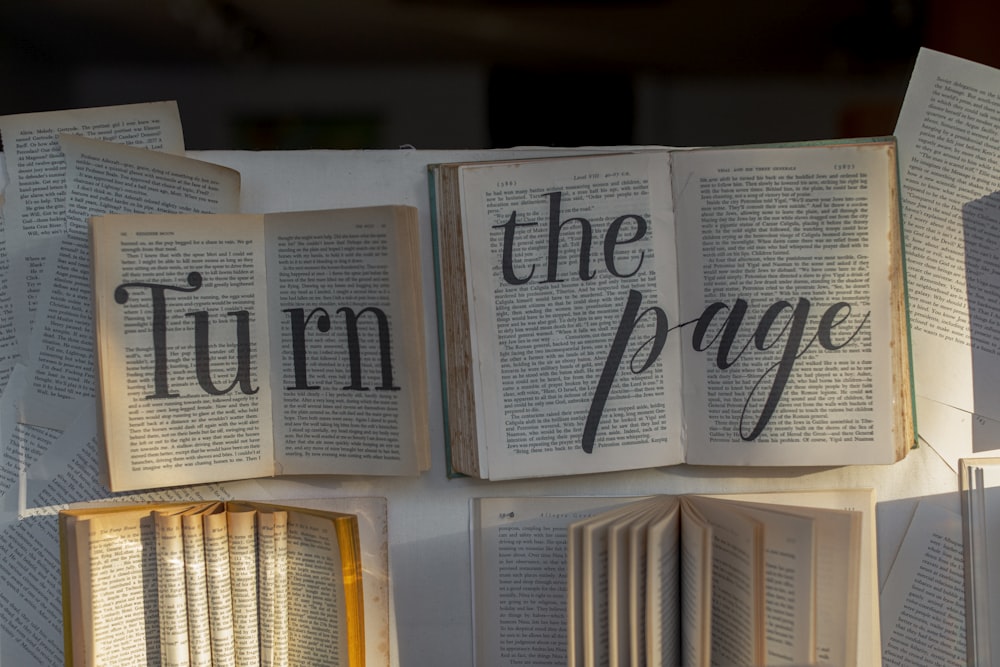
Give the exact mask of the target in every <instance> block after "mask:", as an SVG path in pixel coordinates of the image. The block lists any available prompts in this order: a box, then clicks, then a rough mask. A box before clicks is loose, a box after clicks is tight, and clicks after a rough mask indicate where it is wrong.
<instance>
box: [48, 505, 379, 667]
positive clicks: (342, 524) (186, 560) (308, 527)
mask: <svg viewBox="0 0 1000 667" xmlns="http://www.w3.org/2000/svg"><path fill="white" fill-rule="evenodd" d="M339 500H343V501H344V502H340V503H339V504H338V501H339ZM349 500H355V501H358V503H357V507H358V508H359V511H360V514H358V515H356V514H351V513H341V512H337V511H333V510H329V509H322V507H323V506H324V505H323V503H319V502H316V501H312V502H311V503H310V504H309V505H310V506H307V507H299V506H291V505H273V504H268V503H256V502H243V501H238V502H228V503H223V502H200V503H162V504H161V503H151V504H143V505H97V506H93V507H86V508H77V509H69V510H63V511H62V512H60V516H59V530H60V542H61V551H62V562H63V568H62V569H63V591H64V594H63V609H64V631H65V635H66V655H67V664H72V665H77V666H81V665H136V664H143V665H145V664H161V660H162V664H164V665H180V664H185V665H187V664H190V665H192V666H193V667H197V666H198V665H212V664H216V665H220V664H239V665H243V664H247V665H249V664H253V665H258V664H259V665H279V664H280V665H285V664H287V665H297V664H298V665H306V664H310V665H311V664H321V663H322V664H337V665H350V666H351V667H362V666H363V665H365V664H366V662H365V654H366V651H365V634H366V622H369V621H370V622H372V623H373V625H374V626H375V627H373V628H372V630H373V631H374V632H375V633H376V634H380V635H382V638H381V639H382V641H383V642H384V641H385V635H384V633H385V632H386V631H387V628H388V606H387V602H386V595H385V592H386V590H385V587H384V584H385V580H386V579H387V577H388V564H387V563H386V562H385V560H384V558H385V557H384V546H385V532H384V526H385V523H384V511H385V503H384V501H381V503H380V504H379V503H371V502H365V501H369V500H373V499H364V498H362V499H333V500H331V503H332V506H333V507H338V506H341V507H344V506H345V505H346V506H348V507H353V506H354V505H352V504H351V503H350V502H347V501H349ZM374 500H379V499H374ZM380 508H381V509H380ZM379 511H381V515H382V516H381V518H380V517H379V516H378V514H379ZM362 515H363V516H364V521H365V522H366V527H365V530H361V529H359V516H362ZM379 526H381V529H379ZM373 527H374V529H373ZM380 532H381V534H379V533H380ZM366 542H367V544H366ZM373 543H374V544H373ZM362 553H364V557H362ZM363 572H364V573H366V574H364V575H363ZM368 572H371V573H372V576H373V579H374V580H375V582H376V585H377V588H378V590H379V593H381V594H380V595H375V596H365V595H364V586H363V584H362V581H363V580H364V579H365V578H366V576H367V573H368ZM380 579H381V581H379V580H380ZM368 602H371V603H372V606H373V607H375V609H372V610H368V609H366V603H368ZM374 657H375V656H373V658H374ZM368 664H386V665H387V664H388V660H387V659H385V660H384V661H383V660H381V659H375V660H373V661H372V662H370V663H368Z"/></svg>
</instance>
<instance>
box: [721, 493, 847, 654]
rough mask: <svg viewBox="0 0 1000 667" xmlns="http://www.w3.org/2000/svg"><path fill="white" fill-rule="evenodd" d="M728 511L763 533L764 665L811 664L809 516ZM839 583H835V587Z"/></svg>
mask: <svg viewBox="0 0 1000 667" xmlns="http://www.w3.org/2000/svg"><path fill="white" fill-rule="evenodd" d="M732 511H733V512H734V513H737V514H740V513H742V514H744V515H745V516H748V517H751V518H753V519H755V520H757V521H759V522H761V524H762V525H763V527H764V529H763V538H764V576H765V581H764V610H765V615H764V633H765V640H766V652H767V655H766V660H767V664H768V665H803V664H811V663H813V662H816V660H817V655H816V626H817V620H816V616H817V613H818V612H817V609H818V607H817V595H816V587H817V579H818V577H819V572H818V571H817V567H816V566H817V560H818V554H817V551H818V546H819V543H818V540H817V538H816V532H817V531H816V527H815V522H814V521H813V519H812V517H810V516H806V515H801V514H796V513H794V512H783V511H779V510H778V509H777V508H767V507H764V506H761V505H753V506H751V505H748V504H738V503H733V508H732ZM844 560H848V559H844ZM843 583H844V581H843V580H841V585H843ZM841 629H842V630H843V629H844V627H843V626H842V627H841ZM837 664H843V663H837Z"/></svg>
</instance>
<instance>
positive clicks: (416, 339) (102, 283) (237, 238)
mask: <svg viewBox="0 0 1000 667" xmlns="http://www.w3.org/2000/svg"><path fill="white" fill-rule="evenodd" d="M417 234H418V230H417V217H416V209H414V208H413V207H408V206H378V207H370V208H356V209H339V210H328V211H308V212H299V213H274V214H265V215H246V214H240V215H211V216H209V215H109V216H99V217H96V218H93V219H92V220H91V243H92V248H93V264H94V271H93V274H94V313H95V318H96V326H95V331H96V337H97V361H98V369H99V381H100V393H99V397H100V403H101V415H102V421H101V424H102V443H103V447H102V449H103V452H104V458H105V467H106V476H107V483H108V484H109V487H110V488H111V489H112V490H113V491H120V490H127V489H138V488H147V487H159V486H170V485H178V484H193V483H199V482H211V481H222V480H231V479H242V478H252V477H266V476H274V475H280V474H300V475H301V474H367V475H407V474H417V473H418V472H419V471H421V470H425V469H427V468H428V467H429V465H430V461H429V437H430V436H429V430H428V418H427V412H428V410H427V400H428V398H427V389H426V387H427V381H426V380H427V376H426V359H425V357H426V354H425V348H424V335H423V330H424V329H423V307H422V303H421V294H420V284H421V281H420V263H419V262H420V259H419V258H420V254H419V247H418V246H419V243H418V236H417Z"/></svg>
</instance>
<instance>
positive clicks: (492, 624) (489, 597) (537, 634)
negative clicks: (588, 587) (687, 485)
mask: <svg viewBox="0 0 1000 667" xmlns="http://www.w3.org/2000/svg"><path fill="white" fill-rule="evenodd" d="M634 500H636V499H635V498H476V499H473V501H472V504H471V506H470V512H471V516H470V532H471V536H470V538H471V545H472V568H473V572H472V581H473V586H472V589H473V615H474V619H473V620H474V625H475V628H476V634H475V647H474V651H475V661H476V665H479V666H480V667H486V666H487V665H489V666H490V667H515V666H516V665H524V664H531V665H536V666H537V667H543V666H546V667H549V666H551V667H565V665H566V664H567V633H566V626H567V622H568V619H567V613H566V596H567V593H566V590H567V585H568V581H567V571H566V563H567V556H566V552H567V540H566V530H567V527H568V526H569V525H570V524H571V523H572V522H573V521H575V520H579V519H583V518H585V517H588V516H592V515H594V514H597V513H599V512H601V511H603V510H607V509H611V508H613V507H615V506H618V505H622V504H624V503H627V502H631V501H634Z"/></svg>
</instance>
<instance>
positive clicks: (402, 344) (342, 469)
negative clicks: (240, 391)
mask: <svg viewBox="0 0 1000 667" xmlns="http://www.w3.org/2000/svg"><path fill="white" fill-rule="evenodd" d="M416 225H417V220H416V211H415V209H411V208H404V207H373V208H362V209H342V210H334V211H315V212H305V213H291V214H275V215H269V216H267V218H266V225H265V234H266V238H267V241H266V244H267V273H268V287H267V290H268V294H269V305H268V317H269V322H270V324H269V326H270V329H271V331H272V332H273V333H272V336H271V347H270V354H271V358H272V360H273V361H272V366H271V374H272V375H271V377H272V380H271V382H272V386H273V397H274V429H275V442H276V445H275V447H276V459H277V462H278V465H279V469H280V472H282V473H283V474H315V473H321V472H326V473H342V474H376V473H377V474H385V475H390V474H396V475H399V474H416V473H417V472H418V470H419V469H420V467H421V465H422V463H423V459H422V455H421V452H422V451H424V450H426V449H427V448H428V446H429V445H428V443H429V435H428V427H427V417H426V414H427V384H426V364H425V357H424V342H423V315H422V306H421V303H420V301H419V299H417V300H416V301H415V300H414V296H415V292H414V291H413V290H412V289H411V286H412V285H414V284H417V285H419V284H420V279H419V256H418V255H413V254H411V251H412V250H414V249H415V246H414V245H413V244H412V239H413V238H414V236H415V234H416V233H417V230H416Z"/></svg>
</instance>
